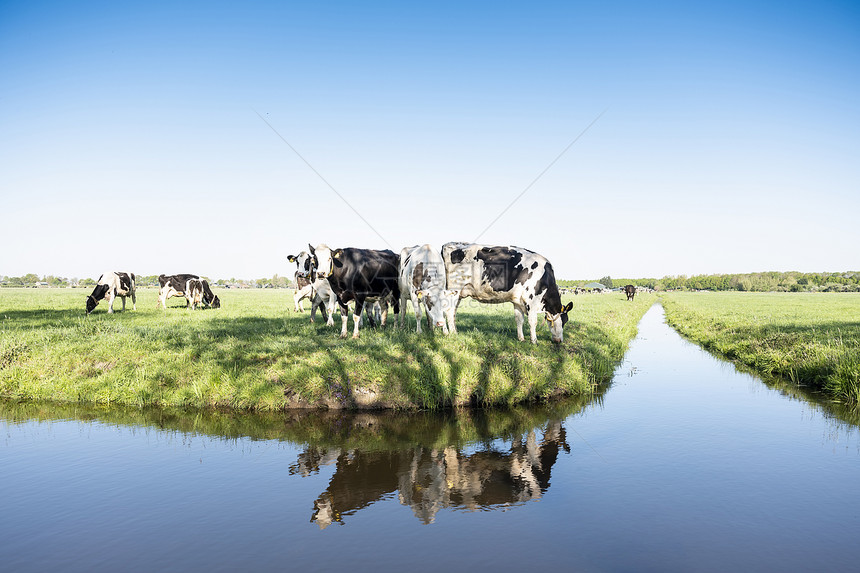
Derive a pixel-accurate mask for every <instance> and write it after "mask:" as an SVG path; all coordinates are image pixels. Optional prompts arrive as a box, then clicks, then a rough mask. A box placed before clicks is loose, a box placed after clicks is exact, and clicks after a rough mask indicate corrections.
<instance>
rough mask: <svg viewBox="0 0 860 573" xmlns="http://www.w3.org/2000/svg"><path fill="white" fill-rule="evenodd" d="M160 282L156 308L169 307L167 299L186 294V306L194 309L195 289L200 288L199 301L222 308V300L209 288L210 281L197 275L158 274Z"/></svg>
mask: <svg viewBox="0 0 860 573" xmlns="http://www.w3.org/2000/svg"><path fill="white" fill-rule="evenodd" d="M158 284H159V286H160V287H161V288H160V290H159V292H158V302H157V303H156V305H155V308H158V307H159V306H161V307H162V308H167V299H169V298H171V297H174V296H184V297H185V306H186V307H190V308H192V309H193V308H195V306H196V304H197V303H194V302H192V301H193V300H194V291H195V290H196V289H198V288H199V291H200V299H199V300H198V301H197V302H202V303H203V304H205V305H206V306H209V307H211V308H221V300H220V299H219V298H218V296H217V295H215V293H213V292H212V289H211V288H209V283H208V282H207V281H206V280H205V279H201V278H200V277H199V276H197V275H189V274H181V275H158Z"/></svg>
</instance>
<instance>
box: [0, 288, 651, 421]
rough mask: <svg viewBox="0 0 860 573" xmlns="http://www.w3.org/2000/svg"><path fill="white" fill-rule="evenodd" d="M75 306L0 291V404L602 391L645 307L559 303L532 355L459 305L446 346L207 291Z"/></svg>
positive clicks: (75, 293)
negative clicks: (161, 304) (566, 317)
mask: <svg viewBox="0 0 860 573" xmlns="http://www.w3.org/2000/svg"><path fill="white" fill-rule="evenodd" d="M88 294H89V291H88V290H87V291H84V290H83V289H2V290H0V397H5V398H12V399H20V400H48V401H57V402H87V403H101V404H124V405H132V406H147V405H157V406H177V407H204V408H205V407H219V408H231V409H239V410H258V411H276V410H281V409H284V408H289V407H296V406H298V407H307V406H311V407H315V406H321V407H329V408H356V407H386V408H400V409H413V408H440V407H449V406H456V405H468V404H475V405H510V404H515V403H523V402H531V401H539V400H544V399H548V398H551V397H554V396H560V395H578V394H586V393H590V392H592V390H593V389H594V387H595V386H596V385H598V384H600V383H604V382H607V381H608V380H609V379H610V378H611V376H612V373H613V370H614V368H615V366H616V365H617V364H618V361H619V360H621V358H622V357H623V355H624V351H625V350H626V348H627V345H628V343H629V342H630V340H631V339H632V338H633V336H634V335H635V333H636V325H637V323H638V321H639V319H640V318H641V316H642V315H643V314H644V313H645V311H646V310H647V309H648V308H649V307H650V306H651V304H652V303H653V302H654V300H655V297H653V296H641V297H640V296H637V297H636V301H635V302H633V303H628V302H627V301H626V300H625V298H624V295H623V294H620V293H616V294H612V295H593V296H578V297H573V296H571V297H567V298H568V299H570V300H572V301H573V303H574V308H573V310H572V311H571V313H570V317H571V320H570V322H569V323H568V324H567V326H566V327H565V334H564V340H565V341H564V343H563V344H562V345H561V346H560V347H557V346H556V345H553V344H552V343H551V342H550V339H549V332H548V330H547V328H546V326H545V321H543V318H542V317H541V319H540V324H539V326H538V344H537V345H536V346H533V345H532V344H531V343H529V342H519V341H517V338H516V331H515V323H514V313H513V308H512V307H511V305H510V304H503V305H478V304H477V303H474V302H471V301H469V300H466V301H464V302H463V304H462V305H461V307H460V311H459V312H458V314H457V328H458V333H457V334H456V335H452V336H449V337H445V336H443V335H442V333H441V331H437V332H436V333H435V334H433V333H428V332H426V331H425V332H424V333H423V334H420V335H419V334H416V333H415V318H414V315H413V314H412V311H411V309H410V310H409V314H408V316H409V319H410V322H409V327H408V328H404V329H396V328H394V327H393V326H392V325H391V324H389V325H388V326H387V327H385V328H380V329H370V328H363V329H362V331H361V338H360V339H359V340H352V339H346V340H340V339H339V338H338V334H339V332H340V317H339V316H336V317H335V320H336V324H337V326H336V327H327V326H325V325H324V324H323V323H321V322H320V321H319V318H318V322H317V323H316V324H311V323H310V322H309V313H308V312H307V311H306V312H305V313H304V314H297V313H294V312H292V310H291V309H292V306H293V298H292V291H291V290H268V289H267V290H218V291H217V294H218V296H219V297H220V298H221V302H222V308H220V309H217V310H211V309H207V310H196V311H190V310H187V309H185V308H184V304H185V301H184V299H175V298H174V299H171V300H170V301H168V307H169V308H168V309H167V310H166V311H163V310H156V308H155V304H156V295H157V292H156V290H154V289H138V297H137V310H136V311H132V310H131V300H130V299H129V300H128V302H127V309H128V310H126V312H116V313H114V314H112V315H109V314H107V304H106V302H104V301H103V302H102V303H101V304H99V306H98V307H97V308H96V310H95V312H94V313H93V314H92V315H90V316H86V315H85V314H84V299H85V297H86V295H88ZM565 302H566V301H565ZM121 307H122V304H121V301H120V300H119V299H117V301H116V302H115V303H114V308H115V309H118V308H121ZM350 320H351V319H350ZM351 328H352V327H351V322H350V330H351ZM524 330H525V334H526V340H528V325H526V326H525V328H524Z"/></svg>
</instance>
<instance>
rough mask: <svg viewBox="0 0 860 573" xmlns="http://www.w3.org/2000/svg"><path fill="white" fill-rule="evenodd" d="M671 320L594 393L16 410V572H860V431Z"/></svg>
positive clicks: (12, 416) (2, 455)
mask: <svg viewBox="0 0 860 573" xmlns="http://www.w3.org/2000/svg"><path fill="white" fill-rule="evenodd" d="M840 416H841V418H840V417H837V416H835V415H833V413H832V411H831V410H828V409H824V408H822V407H821V406H819V405H817V404H815V403H814V402H809V401H807V400H806V399H804V398H803V397H801V396H797V395H792V394H789V393H787V391H785V390H777V389H771V388H769V387H768V386H766V385H765V384H764V383H762V382H761V381H760V380H758V379H756V378H755V377H753V376H750V375H748V374H744V373H739V372H737V371H736V370H735V368H734V367H732V366H731V365H729V364H727V363H725V362H722V361H720V360H717V359H715V358H713V357H711V356H710V355H708V354H707V353H704V352H702V351H701V350H699V349H698V348H697V347H696V346H694V345H692V344H690V343H688V342H686V341H684V340H683V339H681V338H680V337H679V336H678V335H677V334H675V333H674V331H672V330H671V329H669V328H668V327H667V326H666V325H665V324H664V323H663V315H662V310H661V309H660V307H659V306H656V307H654V308H652V309H651V311H649V313H648V314H647V315H646V316H645V317H644V318H643V320H642V323H641V324H640V334H639V336H638V337H637V338H636V340H635V341H634V342H633V343H632V345H631V348H630V351H629V352H628V355H627V357H626V358H625V361H624V363H623V364H622V365H621V366H620V367H619V369H618V371H617V373H616V376H615V379H614V381H613V384H612V385H611V387H610V388H609V389H608V390H607V391H606V393H605V394H603V395H600V396H597V397H595V398H594V399H593V400H591V401H590V402H589V401H583V400H571V401H566V402H560V403H554V404H550V405H546V406H543V407H538V408H522V409H515V410H512V411H507V412H471V413H463V414H460V415H452V414H448V415H442V416H439V415H397V414H379V415H372V414H358V415H343V414H325V413H310V414H304V415H303V414H295V415H288V416H243V417H239V418H235V417H229V416H224V415H218V414H216V413H204V414H197V415H187V414H184V415H183V414H180V413H173V412H164V411H144V412H141V411H139V410H124V409H118V408H94V407H80V406H69V407H48V406H39V405H36V406H34V405H14V404H2V403H0V468H2V470H0V471H2V473H0V476H2V477H0V484H2V490H0V491H2V495H0V569H2V570H4V571H7V570H8V571H45V570H51V569H55V570H63V571H117V570H122V571H153V570H168V571H171V570H172V571H197V570H205V571H235V570H257V571H260V570H302V571H315V570H318V571H330V570H334V569H336V568H348V569H350V570H357V571H361V570H374V571H402V570H406V569H408V570H410V571H439V570H452V571H471V570H474V569H475V568H480V569H489V568H494V569H497V570H501V571H522V570H536V569H539V568H545V567H546V568H549V567H552V568H556V569H562V570H566V571H727V570H745V571H750V570H755V571H821V570H827V571H855V570H856V569H857V564H858V563H860V544H858V543H857V535H858V533H860V494H858V493H857V490H856V483H857V479H858V477H860V436H859V435H858V426H857V422H856V420H854V419H851V418H847V417H846V416H849V415H847V414H846V415H842V414H840Z"/></svg>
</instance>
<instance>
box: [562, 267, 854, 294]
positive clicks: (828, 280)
mask: <svg viewBox="0 0 860 573" xmlns="http://www.w3.org/2000/svg"><path fill="white" fill-rule="evenodd" d="M589 282H594V281H590V280H582V281H570V280H561V281H558V283H559V286H563V287H567V288H574V287H578V286H579V287H581V286H583V285H585V284H587V283H589ZM596 282H599V283H601V284H603V285H604V286H606V287H607V288H617V287H623V286H624V285H629V284H632V285H635V286H640V287H645V288H649V289H653V290H655V291H669V290H691V291H702V290H707V291H741V292H860V272H843V273H801V272H795V271H790V272H776V271H772V272H762V273H744V274H717V275H694V276H691V277H688V276H685V275H680V276H675V277H663V278H661V279H655V278H644V279H642V278H640V279H613V278H611V277H608V276H606V277H603V278H601V279H600V280H599V281H596Z"/></svg>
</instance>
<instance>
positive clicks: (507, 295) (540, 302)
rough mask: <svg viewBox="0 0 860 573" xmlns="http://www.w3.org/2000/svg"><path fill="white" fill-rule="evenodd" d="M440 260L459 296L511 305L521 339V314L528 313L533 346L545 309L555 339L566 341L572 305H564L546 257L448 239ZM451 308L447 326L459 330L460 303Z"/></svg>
mask: <svg viewBox="0 0 860 573" xmlns="http://www.w3.org/2000/svg"><path fill="white" fill-rule="evenodd" d="M442 259H443V260H444V261H445V273H446V275H447V279H448V288H449V289H452V290H457V291H459V292H460V300H462V299H463V298H466V297H471V298H474V299H475V300H477V301H480V302H486V303H500V302H510V303H512V304H513V305H514V316H515V318H516V321H517V338H518V339H520V340H525V338H524V337H523V317H524V316H528V321H529V329H530V331H531V341H532V343H533V344H536V343H537V332H536V329H537V319H538V313H541V312H544V313H546V315H545V318H546V321H547V324H548V325H549V329H550V333H551V336H552V341H553V342H561V341H562V339H563V336H564V332H563V328H564V324H565V323H566V322H567V313H568V312H570V309H571V308H573V303H568V304H567V305H562V304H561V295H560V294H559V292H558V285H557V284H556V282H555V274H554V273H553V270H552V265H551V264H550V263H549V261H548V260H546V259H545V258H544V257H542V256H541V255H539V254H537V253H535V252H532V251H529V250H527V249H522V248H519V247H491V246H486V245H475V244H470V243H446V244H445V245H443V246H442ZM457 303H458V305H459V300H458V301H457ZM447 312H448V328H449V329H450V330H451V332H456V331H457V328H456V325H455V323H454V318H455V315H456V312H457V305H455V306H453V307H452V308H450V309H448V311H447Z"/></svg>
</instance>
